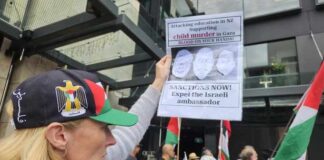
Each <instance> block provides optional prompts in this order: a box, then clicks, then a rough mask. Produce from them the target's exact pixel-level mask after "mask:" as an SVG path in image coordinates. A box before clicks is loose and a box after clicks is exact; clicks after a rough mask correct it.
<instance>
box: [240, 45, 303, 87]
mask: <svg viewBox="0 0 324 160" xmlns="http://www.w3.org/2000/svg"><path fill="white" fill-rule="evenodd" d="M244 72H245V84H244V85H245V88H268V87H275V86H289V85H297V84H299V70H298V62H297V51H296V44H295V40H285V41H278V42H271V43H264V44H258V45H252V46H246V47H245V53H244Z"/></svg>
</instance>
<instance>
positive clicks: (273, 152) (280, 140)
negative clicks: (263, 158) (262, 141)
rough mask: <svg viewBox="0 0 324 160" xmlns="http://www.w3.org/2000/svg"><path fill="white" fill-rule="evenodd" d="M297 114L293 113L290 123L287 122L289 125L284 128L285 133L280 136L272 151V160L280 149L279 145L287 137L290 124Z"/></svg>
mask: <svg viewBox="0 0 324 160" xmlns="http://www.w3.org/2000/svg"><path fill="white" fill-rule="evenodd" d="M295 115H296V114H295V113H293V115H292V116H290V119H289V121H288V123H287V125H286V127H285V129H284V134H283V135H282V136H281V138H280V139H279V141H278V142H277V144H276V146H275V148H274V149H273V151H272V153H271V156H270V160H272V158H273V156H274V154H275V152H276V150H277V149H278V147H279V145H280V144H281V142H282V141H283V139H284V138H285V136H286V133H287V131H288V129H289V126H290V124H291V122H292V121H293V119H294V117H295Z"/></svg>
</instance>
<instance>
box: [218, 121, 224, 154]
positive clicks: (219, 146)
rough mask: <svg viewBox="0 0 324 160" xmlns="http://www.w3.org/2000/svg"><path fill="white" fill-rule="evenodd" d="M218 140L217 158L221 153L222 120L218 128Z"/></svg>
mask: <svg viewBox="0 0 324 160" xmlns="http://www.w3.org/2000/svg"><path fill="white" fill-rule="evenodd" d="M219 131H220V132H219V141H218V159H221V155H222V145H221V142H222V141H223V139H222V137H223V136H222V134H223V120H221V121H220V129H219Z"/></svg>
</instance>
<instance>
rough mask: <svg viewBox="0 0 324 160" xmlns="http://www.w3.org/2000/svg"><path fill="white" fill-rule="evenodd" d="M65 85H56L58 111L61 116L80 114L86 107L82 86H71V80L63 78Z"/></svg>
mask: <svg viewBox="0 0 324 160" xmlns="http://www.w3.org/2000/svg"><path fill="white" fill-rule="evenodd" d="M64 83H65V87H56V88H55V92H56V97H57V104H58V112H61V114H62V116H63V117H74V116H79V115H82V114H84V113H85V112H86V110H85V109H86V108H88V103H87V99H86V95H85V91H84V88H83V87H82V86H73V84H72V82H71V81H69V80H65V81H64Z"/></svg>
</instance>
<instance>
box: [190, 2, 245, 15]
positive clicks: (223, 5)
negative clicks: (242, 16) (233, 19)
mask: <svg viewBox="0 0 324 160" xmlns="http://www.w3.org/2000/svg"><path fill="white" fill-rule="evenodd" d="M192 3H193V5H194V7H195V8H196V9H197V11H198V12H199V13H202V12H204V13H205V14H214V13H224V12H234V11H241V10H242V0H192Z"/></svg>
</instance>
